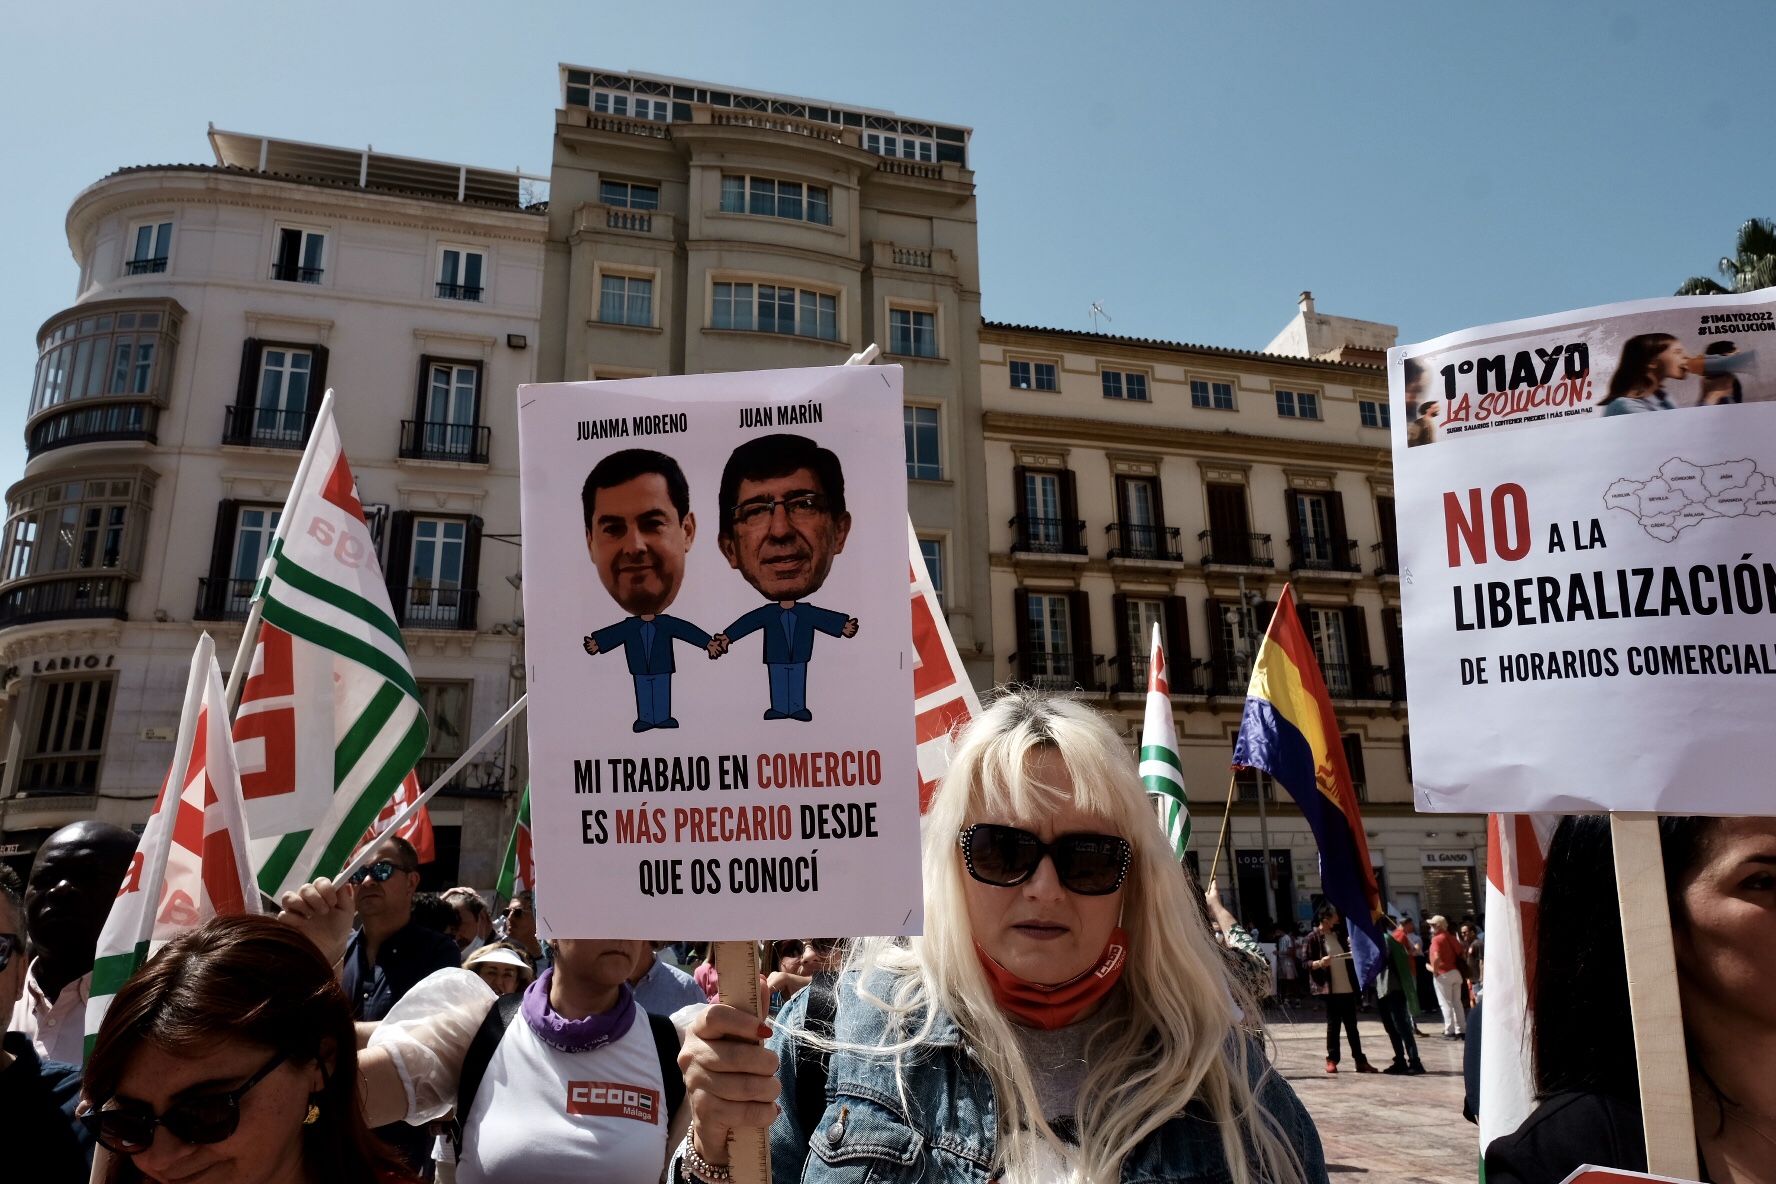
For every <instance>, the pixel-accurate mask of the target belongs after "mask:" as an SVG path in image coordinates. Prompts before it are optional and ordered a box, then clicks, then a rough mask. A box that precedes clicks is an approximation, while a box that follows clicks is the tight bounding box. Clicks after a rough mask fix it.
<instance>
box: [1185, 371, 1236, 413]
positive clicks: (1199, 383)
mask: <svg viewBox="0 0 1776 1184" xmlns="http://www.w3.org/2000/svg"><path fill="white" fill-rule="evenodd" d="M1190 405H1191V406H1192V407H1202V408H1204V409H1206V410H1209V411H1232V410H1233V409H1234V408H1233V384H1232V383H1231V382H1216V381H1214V380H1213V379H1208V378H1193V379H1191V380H1190Z"/></svg>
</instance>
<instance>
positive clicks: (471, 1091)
mask: <svg viewBox="0 0 1776 1184" xmlns="http://www.w3.org/2000/svg"><path fill="white" fill-rule="evenodd" d="M523 1002H524V992H522V991H513V992H512V993H511V994H510V995H501V996H500V997H499V998H498V999H495V1000H494V1001H493V1007H492V1008H491V1009H490V1010H489V1011H488V1013H487V1018H486V1019H484V1020H482V1021H481V1026H480V1027H479V1028H477V1029H475V1038H474V1039H473V1040H471V1041H470V1042H469V1051H468V1052H467V1053H466V1054H465V1055H464V1056H463V1066H462V1075H461V1076H460V1077H459V1078H458V1079H457V1087H456V1114H455V1116H454V1117H453V1118H452V1119H451V1122H450V1141H451V1143H452V1144H453V1145H454V1146H455V1149H456V1154H457V1155H458V1156H461V1155H462V1145H463V1124H464V1123H465V1122H467V1121H468V1119H469V1108H470V1107H471V1106H473V1105H474V1104H475V1091H477V1090H479V1089H480V1088H481V1079H482V1078H483V1077H485V1076H487V1066H488V1065H490V1064H492V1063H493V1053H494V1050H495V1049H497V1048H498V1047H499V1043H500V1041H501V1040H503V1039H504V1038H505V1035H506V1029H507V1028H509V1027H511V1026H512V1020H513V1019H514V1018H515V1017H516V1016H517V1015H518V1008H519V1006H520V1005H521V1004H522V1003H523Z"/></svg>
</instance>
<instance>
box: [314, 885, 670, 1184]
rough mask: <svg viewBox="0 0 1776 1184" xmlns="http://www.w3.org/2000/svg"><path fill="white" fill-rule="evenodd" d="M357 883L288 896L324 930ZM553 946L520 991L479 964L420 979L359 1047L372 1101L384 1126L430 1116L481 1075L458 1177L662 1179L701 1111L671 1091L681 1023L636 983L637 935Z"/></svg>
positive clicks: (549, 1183) (470, 1181) (621, 1183)
mask: <svg viewBox="0 0 1776 1184" xmlns="http://www.w3.org/2000/svg"><path fill="white" fill-rule="evenodd" d="M351 895H352V893H351V890H350V888H349V887H346V886H335V885H333V884H331V883H329V882H328V881H326V880H318V881H316V882H315V883H313V884H309V885H305V886H304V887H303V888H302V889H301V890H300V892H298V893H292V894H289V895H288V896H286V897H285V900H284V902H283V903H284V908H285V912H286V915H288V916H290V917H291V918H292V920H294V921H295V922H296V923H297V924H299V925H302V926H303V928H305V929H307V930H308V931H309V932H310V934H311V936H319V935H317V933H316V930H317V929H321V930H326V931H327V935H328V936H331V935H332V933H333V932H335V931H337V930H338V929H339V927H340V921H339V918H340V916H341V914H343V916H344V918H345V919H346V920H347V921H348V922H349V918H350V917H351V914H352V910H353V906H352V903H351ZM323 940H325V939H324V938H323ZM553 944H554V956H555V960H554V964H553V965H552V966H551V967H550V969H548V970H546V971H544V972H543V974H542V975H541V976H539V977H538V978H537V980H536V981H535V982H534V983H532V984H530V986H528V987H526V988H525V989H524V991H523V993H522V996H519V997H514V996H505V997H503V999H502V998H501V997H498V996H496V995H495V994H494V993H493V989H492V988H491V987H489V986H488V985H487V983H486V982H484V981H483V980H482V979H481V978H480V976H478V975H477V974H475V973H474V972H473V971H470V970H461V969H452V970H440V971H438V972H437V973H435V974H433V975H431V976H430V977H428V978H426V979H423V980H421V982H420V983H419V984H418V985H417V986H415V987H414V988H413V989H412V990H411V991H409V992H408V993H407V995H406V996H405V997H404V998H403V999H402V1000H401V1001H400V1002H399V1003H398V1004H396V1005H395V1008H394V1009H393V1010H392V1011H390V1012H389V1014H388V1015H387V1017H385V1018H384V1019H383V1021H382V1023H381V1024H379V1025H378V1026H377V1029H376V1032H375V1034H374V1035H373V1036H372V1037H371V1040H370V1046H369V1047H368V1048H366V1049H365V1050H364V1052H363V1054H362V1056H361V1057H360V1058H359V1065H360V1066H361V1068H362V1070H363V1074H364V1083H365V1109H366V1110H367V1111H368V1114H369V1118H370V1120H371V1122H372V1123H376V1124H381V1123H387V1122H393V1121H402V1120H404V1121H406V1122H409V1123H413V1124H415V1125H417V1124H422V1123H426V1122H430V1121H433V1120H435V1119H439V1118H442V1117H444V1116H445V1115H447V1114H449V1113H451V1112H452V1111H453V1110H455V1109H457V1107H458V1104H459V1098H460V1096H461V1094H462V1092H463V1089H464V1085H465V1081H464V1078H465V1076H474V1075H476V1074H477V1073H478V1081H471V1082H470V1083H469V1084H472V1085H473V1086H474V1088H473V1091H472V1092H473V1096H472V1098H470V1099H468V1100H467V1101H466V1104H465V1105H464V1107H463V1113H461V1114H459V1115H458V1118H459V1120H460V1123H461V1135H462V1145H461V1149H460V1150H459V1151H458V1152H457V1157H456V1159H457V1162H456V1179H457V1181H458V1182H459V1184H483V1182H488V1181H503V1180H524V1181H526V1182H527V1184H555V1182H557V1181H559V1182H561V1184H567V1182H568V1181H574V1182H576V1184H577V1182H579V1181H585V1180H598V1181H600V1184H657V1181H658V1180H659V1179H660V1174H661V1172H662V1171H663V1170H664V1169H665V1166H666V1163H667V1158H668V1156H667V1149H668V1148H669V1147H674V1146H676V1145H677V1143H678V1141H679V1140H680V1139H682V1138H683V1137H684V1133H685V1131H686V1129H688V1126H689V1123H690V1111H689V1108H688V1107H686V1106H684V1105H683V1104H682V1103H681V1104H679V1105H677V1106H673V1105H671V1104H670V1103H669V1101H668V1099H674V1100H676V1099H681V1098H682V1097H683V1083H682V1080H679V1079H678V1078H677V1072H678V1068H677V1065H676V1064H675V1058H676V1057H677V1055H678V1042H677V1036H676V1033H674V1032H673V1031H672V1028H671V1024H670V1022H669V1021H663V1020H660V1019H657V1018H656V1017H651V1016H649V1015H648V1013H647V1012H645V1011H643V1010H642V1009H641V1008H640V1007H639V1006H637V1005H636V1003H635V997H634V992H633V991H632V990H631V988H630V986H629V977H630V975H631V974H632V973H633V972H634V969H635V955H636V950H637V943H635V942H633V941H606V940H595V939H576V940H567V939H558V940H557V941H555V942H554V943H553ZM339 945H340V948H341V949H343V948H344V943H343V941H342V940H341V941H340V942H339ZM323 948H325V947H323ZM506 1001H512V1002H506ZM514 1002H515V1003H516V1006H515V1007H514V1006H513V1003H514ZM502 1020H503V1021H504V1022H505V1026H504V1031H503V1033H502V1032H501V1031H500V1030H499V1027H500V1023H501V1021H502ZM478 1041H479V1047H477V1042H478ZM489 1044H491V1045H492V1047H491V1050H489V1047H488V1046H489ZM465 1064H466V1065H468V1066H469V1067H468V1068H467V1069H465ZM668 1075H670V1076H671V1077H672V1078H673V1080H671V1081H668V1079H667V1078H668ZM496 1101H497V1105H496Z"/></svg>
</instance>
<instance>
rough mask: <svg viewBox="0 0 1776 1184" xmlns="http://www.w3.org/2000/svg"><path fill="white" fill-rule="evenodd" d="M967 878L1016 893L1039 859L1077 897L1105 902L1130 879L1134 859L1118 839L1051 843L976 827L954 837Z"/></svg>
mask: <svg viewBox="0 0 1776 1184" xmlns="http://www.w3.org/2000/svg"><path fill="white" fill-rule="evenodd" d="M957 841H958V842H960V843H961V845H962V858H963V861H964V862H965V863H967V865H968V874H969V875H971V876H973V877H974V878H975V879H977V880H979V881H980V882H981V883H983V884H991V885H993V887H995V888H1015V887H1017V886H1018V885H1019V884H1022V883H1023V882H1024V881H1025V880H1028V879H1029V878H1030V877H1031V876H1033V875H1035V874H1036V869H1037V868H1038V867H1040V866H1041V864H1042V857H1043V856H1045V855H1046V856H1048V857H1049V858H1050V859H1052V860H1054V869H1055V878H1056V879H1058V880H1060V882H1061V887H1063V888H1065V889H1066V890H1067V891H1069V892H1074V893H1077V894H1079V895H1080V896H1108V895H1110V894H1111V893H1112V892H1114V891H1116V890H1117V889H1118V888H1120V887H1122V882H1123V880H1124V879H1126V878H1127V877H1128V869H1129V862H1130V860H1131V859H1132V858H1133V856H1134V851H1133V848H1131V847H1130V846H1129V842H1128V840H1127V839H1123V838H1118V837H1117V836H1116V835H1061V836H1060V837H1059V838H1057V839H1055V840H1054V842H1052V843H1045V842H1043V841H1042V839H1041V838H1039V837H1038V836H1036V835H1034V834H1031V833H1030V832H1029V831H1027V830H1020V829H1019V828H1017V827H1015V826H998V825H996V824H994V823H991V822H977V823H975V824H974V825H973V826H965V827H963V828H962V833H961V834H960V835H958V836H957Z"/></svg>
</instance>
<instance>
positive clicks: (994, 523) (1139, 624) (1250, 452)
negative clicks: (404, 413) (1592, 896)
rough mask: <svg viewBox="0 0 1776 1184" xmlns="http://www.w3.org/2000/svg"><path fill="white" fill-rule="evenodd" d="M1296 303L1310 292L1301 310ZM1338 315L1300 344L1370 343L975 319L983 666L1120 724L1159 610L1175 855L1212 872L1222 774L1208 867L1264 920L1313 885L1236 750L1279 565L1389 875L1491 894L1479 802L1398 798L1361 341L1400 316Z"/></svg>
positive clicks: (1383, 481) (1391, 623)
mask: <svg viewBox="0 0 1776 1184" xmlns="http://www.w3.org/2000/svg"><path fill="white" fill-rule="evenodd" d="M1311 305H1312V297H1311V295H1310V294H1307V293H1303V311H1302V313H1301V314H1300V315H1298V317H1297V321H1298V322H1299V321H1301V320H1302V319H1303V317H1305V316H1307V315H1309V314H1311V313H1312V311H1313V310H1312V307H1311ZM1344 319H1345V318H1337V319H1336V320H1344ZM1353 324H1355V325H1358V326H1365V328H1362V329H1361V331H1359V332H1351V331H1347V330H1346V329H1344V328H1343V327H1341V326H1336V325H1334V327H1333V328H1332V329H1331V330H1327V329H1326V328H1324V327H1323V326H1322V327H1320V328H1319V329H1318V331H1317V332H1318V338H1319V340H1317V341H1314V342H1309V341H1308V339H1307V334H1306V332H1305V331H1304V332H1302V334H1301V336H1302V342H1301V345H1302V347H1303V348H1309V347H1311V348H1314V349H1315V351H1316V352H1318V353H1321V354H1325V355H1340V356H1350V355H1355V356H1359V357H1364V358H1365V360H1363V361H1360V362H1359V361H1350V360H1334V359H1333V358H1332V357H1329V356H1328V357H1318V358H1313V357H1292V356H1284V355H1280V354H1272V353H1254V352H1247V351H1242V350H1230V349H1216V348H1210V347H1205V346H1194V345H1184V344H1177V343H1172V342H1162V341H1152V340H1145V339H1132V338H1126V337H1116V336H1111V335H1106V334H1096V333H1076V332H1067V331H1060V330H1053V329H1042V328H1031V327H1027V326H1020V325H1009V324H998V323H992V322H988V323H986V324H985V325H983V327H982V330H981V391H982V406H983V412H984V414H983V430H984V436H985V453H984V458H983V463H982V468H983V470H984V474H985V477H986V484H987V511H988V514H987V519H988V520H987V530H988V539H989V546H990V549H991V556H990V562H991V566H992V576H991V582H992V598H993V603H994V616H993V630H994V631H993V646H992V649H993V653H994V656H995V666H994V678H995V681H1000V682H1020V683H1025V684H1030V685H1035V686H1039V687H1049V688H1053V689H1071V688H1074V687H1078V688H1080V689H1081V690H1083V692H1084V693H1085V696H1086V698H1087V699H1088V700H1092V701H1095V702H1096V703H1097V704H1098V705H1099V706H1100V708H1102V709H1103V710H1105V711H1107V712H1109V713H1110V714H1111V715H1112V716H1113V717H1114V718H1115V719H1116V720H1117V721H1118V723H1119V724H1120V726H1121V728H1122V730H1123V732H1124V734H1125V735H1126V736H1127V737H1128V739H1129V743H1130V745H1131V747H1132V746H1134V745H1135V744H1137V743H1138V740H1139V736H1140V731H1141V722H1142V717H1143V713H1144V709H1145V697H1146V686H1147V666H1148V660H1149V659H1148V653H1149V646H1150V638H1151V635H1152V633H1153V631H1154V629H1155V628H1157V629H1158V630H1159V632H1160V634H1161V636H1162V637H1163V639H1164V643H1165V647H1166V655H1167V660H1168V664H1169V667H1170V672H1171V689H1172V701H1173V705H1174V710H1175V713H1176V720H1177V725H1178V733H1179V743H1180V747H1181V749H1182V757H1183V762H1184V775H1185V783H1186V785H1187V786H1188V790H1189V795H1190V801H1191V811H1192V815H1193V817H1194V819H1195V828H1194V834H1193V837H1192V843H1191V852H1190V855H1191V862H1192V863H1193V864H1195V865H1197V867H1198V868H1199V870H1200V871H1201V872H1203V873H1205V874H1206V873H1207V872H1208V870H1209V868H1210V866H1211V864H1212V863H1213V862H1215V853H1214V848H1215V846H1216V842H1217V833H1218V829H1219V823H1220V819H1221V814H1222V809H1223V806H1224V805H1225V804H1226V803H1227V801H1228V798H1229V796H1230V794H1231V796H1232V797H1233V799H1234V801H1233V805H1232V816H1231V822H1230V825H1229V831H1228V837H1227V839H1226V840H1225V844H1224V846H1223V850H1222V852H1221V855H1220V859H1219V866H1220V869H1221V870H1220V872H1219V873H1218V878H1219V879H1220V881H1221V883H1222V885H1223V896H1224V897H1232V898H1233V899H1234V900H1235V901H1236V902H1237V903H1236V907H1237V910H1238V912H1239V913H1240V915H1241V917H1242V918H1243V919H1244V920H1247V921H1250V922H1253V923H1256V924H1258V925H1260V926H1261V927H1262V926H1268V925H1269V924H1270V923H1272V922H1274V921H1287V922H1290V923H1293V922H1296V921H1299V920H1302V919H1304V918H1305V917H1306V916H1307V915H1308V914H1309V912H1310V910H1311V908H1312V907H1313V905H1314V902H1315V898H1316V895H1317V892H1318V887H1319V877H1318V865H1317V856H1316V847H1315V844H1314V841H1313V838H1312V835H1311V834H1310V833H1309V832H1308V830H1307V827H1306V824H1305V822H1304V821H1303V820H1302V817H1301V815H1300V813H1299V811H1297V810H1296V809H1295V808H1294V807H1293V805H1292V804H1291V803H1290V802H1289V800H1288V797H1287V795H1286V794H1284V793H1282V792H1281V791H1279V790H1278V789H1277V788H1276V787H1275V785H1274V784H1273V783H1270V782H1269V781H1268V779H1260V778H1258V777H1256V776H1255V775H1251V774H1242V775H1241V776H1240V777H1239V778H1237V779H1234V778H1230V776H1229V769H1228V757H1229V754H1230V753H1231V752H1232V748H1233V740H1234V737H1235V735H1236V734H1237V733H1238V730H1239V725H1240V719H1241V715H1242V709H1243V705H1244V698H1245V691H1246V683H1247V680H1248V678H1249V676H1250V672H1251V656H1252V654H1253V653H1254V651H1255V646H1256V643H1257V640H1258V639H1259V638H1260V637H1261V636H1262V634H1263V631H1264V629H1265V627H1266V625H1267V624H1268V622H1269V620H1270V615H1271V609H1272V607H1273V606H1274V604H1275V601H1276V599H1277V597H1278V595H1279V593H1280V592H1281V589H1282V587H1283V584H1284V583H1285V582H1290V583H1292V584H1293V586H1294V590H1295V598H1296V601H1297V603H1298V606H1299V611H1300V614H1301V623H1302V625H1303V627H1304V628H1305V630H1306V632H1307V634H1308V636H1309V638H1310V639H1311V640H1312V642H1313V646H1314V650H1315V653H1316V655H1317V657H1318V658H1319V661H1320V664H1321V668H1322V670H1323V672H1324V674H1325V677H1326V681H1327V684H1328V687H1329V689H1330V690H1331V692H1332V696H1333V699H1334V706H1335V707H1336V709H1337V712H1338V716H1339V721H1340V725H1341V727H1342V729H1343V733H1344V734H1343V737H1342V740H1343V744H1344V750H1345V754H1346V756H1347V758H1348V760H1349V763H1350V766H1351V772H1352V777H1353V778H1354V779H1355V781H1356V782H1357V791H1358V795H1359V798H1360V800H1361V801H1362V806H1363V812H1364V818H1365V821H1366V825H1367V829H1368V833H1369V844H1370V851H1371V854H1372V855H1373V856H1374V860H1375V864H1376V870H1377V873H1378V878H1379V880H1380V882H1381V884H1382V888H1383V893H1384V896H1385V897H1387V898H1388V899H1389V900H1391V901H1392V902H1393V903H1394V904H1396V905H1397V906H1399V907H1401V908H1404V909H1405V910H1406V911H1408V912H1411V913H1414V914H1417V913H1418V912H1420V911H1421V910H1423V909H1430V910H1432V911H1447V912H1450V913H1452V914H1453V915H1456V916H1459V915H1461V914H1462V913H1467V912H1474V913H1477V912H1478V906H1479V905H1480V903H1481V902H1480V899H1479V897H1478V895H1477V893H1478V883H1477V880H1476V875H1475V873H1476V869H1478V868H1479V867H1480V866H1481V865H1482V864H1483V861H1484V854H1485V835H1486V828H1485V819H1484V818H1480V817H1469V816H1460V817H1458V816H1430V815H1419V814H1415V813H1414V811H1413V802H1412V784H1411V747H1410V730H1409V728H1408V724H1407V718H1406V703H1405V696H1406V688H1405V671H1404V663H1403V659H1402V656H1401V640H1400V636H1401V635H1400V582H1399V560H1398V553H1397V548H1396V544H1395V533H1394V501H1393V479H1392V473H1391V466H1390V460H1389V438H1388V430H1387V429H1388V422H1389V414H1388V402H1387V380H1386V376H1385V373H1384V371H1383V370H1382V369H1381V367H1380V365H1379V363H1380V361H1381V355H1380V353H1378V352H1375V351H1374V348H1373V343H1375V342H1377V341H1381V346H1380V348H1381V349H1383V350H1385V348H1386V346H1387V345H1388V344H1391V343H1392V329H1391V326H1385V325H1375V324H1373V323H1370V322H1353ZM1282 337H1283V338H1288V337H1289V333H1288V331H1285V334H1283V335H1282ZM1384 338H1385V340H1382V339H1384ZM1285 344H1288V342H1287V341H1285ZM1366 355H1372V356H1366ZM1261 805H1262V807H1263V808H1262V810H1261V808H1260V807H1261ZM1266 833H1267V834H1268V850H1269V852H1270V856H1269V866H1268V871H1267V865H1266V858H1265V855H1264V852H1265V850H1266V845H1265V842H1264V838H1263V837H1262V836H1264V835H1265V834H1266Z"/></svg>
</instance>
